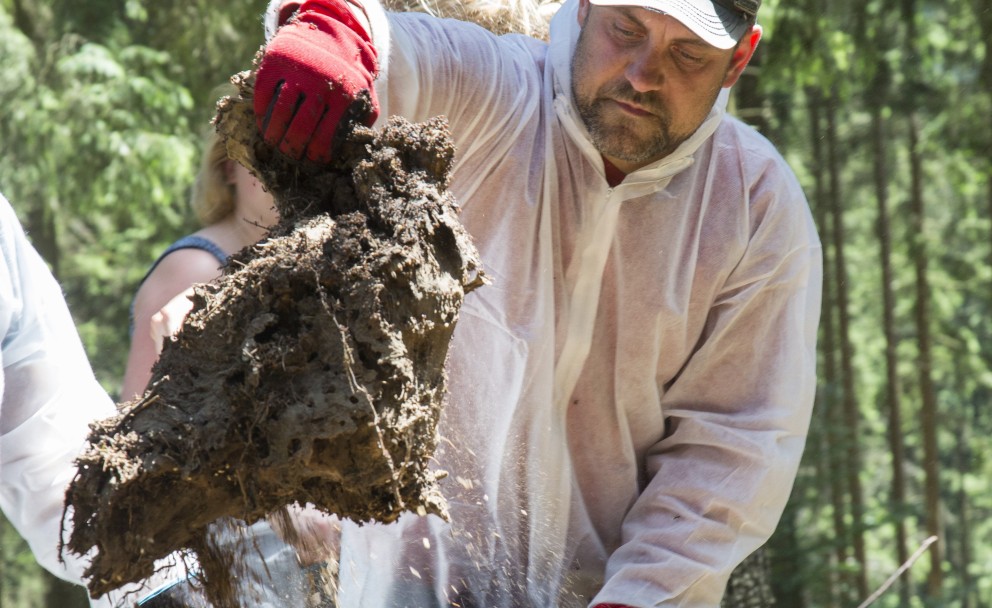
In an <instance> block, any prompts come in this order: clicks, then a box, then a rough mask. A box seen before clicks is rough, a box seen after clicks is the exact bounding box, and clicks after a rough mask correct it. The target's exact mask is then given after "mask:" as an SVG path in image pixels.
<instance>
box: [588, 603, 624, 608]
mask: <svg viewBox="0 0 992 608" xmlns="http://www.w3.org/2000/svg"><path fill="white" fill-rule="evenodd" d="M592 608H630V606H627V605H626V604H596V605H595V606H593V607H592Z"/></svg>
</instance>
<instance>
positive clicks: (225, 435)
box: [66, 73, 484, 607]
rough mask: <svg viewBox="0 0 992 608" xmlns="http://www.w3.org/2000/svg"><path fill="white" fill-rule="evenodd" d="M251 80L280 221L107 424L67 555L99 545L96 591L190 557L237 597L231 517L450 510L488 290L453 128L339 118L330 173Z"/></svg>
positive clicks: (236, 101)
mask: <svg viewBox="0 0 992 608" xmlns="http://www.w3.org/2000/svg"><path fill="white" fill-rule="evenodd" d="M234 80H235V83H236V84H237V85H238V86H239V89H240V92H241V94H240V95H239V96H237V97H233V98H226V99H224V100H222V101H221V103H220V104H219V106H218V108H219V112H218V117H217V126H218V131H219V133H220V134H221V136H222V137H223V138H225V140H226V142H227V145H228V150H229V153H230V154H231V155H232V157H233V158H235V159H236V160H239V161H240V162H242V163H243V164H244V165H245V166H247V167H248V168H249V169H251V170H252V172H253V173H254V174H255V175H256V176H257V177H258V178H259V179H260V180H261V181H262V183H263V184H264V185H265V186H266V188H267V189H268V190H269V191H271V192H272V193H273V196H274V198H275V200H276V206H277V208H278V211H279V214H280V218H281V220H280V223H279V224H278V225H277V226H276V227H275V228H273V229H272V230H271V232H270V234H269V236H268V237H267V238H265V239H264V240H262V241H260V242H259V243H257V244H255V245H253V246H251V247H249V248H246V249H244V250H242V251H241V252H239V253H237V254H235V255H234V256H232V258H231V259H230V261H229V263H228V264H227V266H226V268H225V271H224V274H223V276H222V277H220V278H219V279H218V280H216V281H214V282H212V283H209V284H205V285H198V286H196V288H195V295H194V296H193V297H192V299H193V309H192V312H191V313H190V315H189V316H188V318H187V319H186V322H185V324H184V325H183V328H182V330H181V331H180V332H179V334H178V335H177V336H176V338H174V339H173V340H172V341H171V342H168V343H167V344H166V345H165V348H164V350H163V352H162V355H161V357H160V359H159V361H158V362H157V363H156V365H155V366H154V368H153V375H152V379H151V381H150V382H149V385H148V389H147V390H146V392H145V393H144V395H143V396H141V397H140V398H138V399H136V400H134V401H131V402H128V403H126V404H122V405H121V407H120V413H119V414H118V415H117V416H114V417H112V418H110V419H107V420H104V421H101V422H99V423H97V424H95V425H93V428H92V432H91V434H90V436H89V442H88V447H87V449H86V451H85V452H84V454H83V455H82V456H81V457H80V459H79V461H78V462H79V465H80V470H79V473H78V475H77V476H76V478H75V480H74V481H73V483H72V484H71V487H70V489H69V492H68V494H67V497H66V505H67V511H66V513H67V516H68V517H71V520H72V532H71V535H70V537H69V540H68V543H67V546H68V549H69V550H71V551H72V552H74V553H77V554H85V553H88V552H90V551H91V550H92V549H94V548H95V549H96V552H95V555H94V557H93V560H92V563H91V566H90V568H89V570H88V573H87V574H88V576H89V578H90V582H89V590H90V593H91V594H92V595H93V596H94V597H98V596H100V595H103V594H104V593H106V592H108V591H111V590H114V589H117V588H119V587H121V586H123V585H124V584H126V583H130V582H137V581H141V580H144V579H146V578H147V577H149V576H150V575H151V574H153V571H154V568H155V561H156V560H157V559H160V558H163V557H165V556H167V555H170V554H172V553H174V552H176V551H185V552H187V553H192V554H193V555H194V556H195V558H196V560H197V562H198V563H199V567H200V568H201V569H202V578H203V580H204V585H205V592H206V594H207V596H208V597H209V598H210V600H211V602H212V603H213V604H214V605H215V606H217V607H224V606H237V605H238V599H237V598H236V597H233V596H234V591H232V589H233V586H232V584H231V581H230V580H228V579H229V578H230V574H229V572H230V569H229V567H230V564H229V563H226V562H227V561H229V560H230V559H231V557H230V556H225V555H220V554H218V552H217V551H214V550H213V548H212V547H213V546H212V544H211V541H210V533H209V530H208V527H209V526H210V525H211V523H212V522H215V521H216V520H218V519H221V518H236V519H239V520H243V521H245V522H247V523H252V522H254V521H257V520H259V519H260V518H263V517H265V516H266V515H267V514H270V513H272V512H277V511H279V510H280V509H283V508H284V507H286V506H287V505H292V504H299V505H303V504H306V503H311V504H313V505H314V506H316V507H317V508H318V509H321V510H323V511H326V512H328V513H333V514H336V515H338V516H341V517H344V518H349V519H351V520H354V521H357V522H368V521H372V520H375V521H380V522H390V521H393V520H395V519H396V518H397V517H399V515H400V514H401V513H402V512H404V511H417V512H419V513H421V514H423V513H434V514H437V515H440V516H442V517H445V516H446V504H445V501H444V498H443V497H442V496H441V494H440V491H439V488H438V484H437V479H438V477H439V476H440V475H442V474H443V473H440V472H438V471H434V470H432V469H431V468H430V467H429V462H430V459H431V457H432V455H433V453H434V450H435V447H436V444H437V421H438V417H439V414H440V409H441V405H442V400H443V397H444V394H445V387H446V378H445V372H444V363H445V358H446V355H447V350H448V344H449V339H450V337H451V333H452V331H453V329H454V325H455V322H456V319H457V317H458V312H459V308H460V306H461V303H462V300H463V298H464V295H465V294H466V293H467V292H468V291H469V290H471V289H473V288H475V287H477V286H479V285H481V284H482V283H483V282H484V280H483V277H482V274H481V271H480V263H479V260H478V255H477V252H476V251H475V248H474V247H473V245H472V243H471V241H470V239H469V237H468V236H467V234H466V233H465V231H464V229H463V228H462V226H461V224H460V223H459V221H458V219H457V213H458V209H457V206H456V203H455V201H454V200H453V199H452V197H451V196H450V195H449V194H448V193H447V192H446V186H447V179H448V172H449V169H450V165H451V162H452V157H453V154H454V150H453V147H452V144H451V142H450V137H449V135H448V133H447V130H446V124H445V122H444V121H443V120H442V119H434V120H432V121H428V122H426V123H421V124H410V123H408V122H406V121H403V120H401V119H396V118H394V119H391V120H390V121H389V122H388V124H386V126H385V127H383V128H382V129H381V131H375V130H372V129H369V128H365V127H360V126H359V127H354V128H353V129H350V128H345V127H342V128H341V129H340V131H341V133H345V135H341V134H339V138H338V141H337V142H336V152H335V155H334V156H335V161H334V163H333V164H332V165H331V166H327V165H321V166H317V165H314V164H311V163H309V162H306V161H304V162H296V161H293V160H291V159H288V158H287V157H285V156H283V155H281V154H276V153H273V152H272V150H271V149H270V148H268V147H267V146H266V145H265V144H264V143H262V142H261V141H260V140H259V139H258V135H257V129H256V127H255V119H254V115H253V113H252V102H251V91H252V76H251V75H249V74H247V73H245V74H241V75H239V76H237V77H235V79H234ZM356 114H358V115H360V114H361V111H360V110H359V111H358V112H357V113H356ZM69 507H71V510H69Z"/></svg>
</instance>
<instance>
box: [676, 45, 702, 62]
mask: <svg viewBox="0 0 992 608" xmlns="http://www.w3.org/2000/svg"><path fill="white" fill-rule="evenodd" d="M675 54H676V55H677V56H678V58H679V59H680V60H681V61H683V62H684V63H690V64H693V65H698V64H700V63H702V62H703V58H702V57H699V56H698V55H693V54H692V53H689V52H687V51H685V50H684V49H682V48H676V49H675Z"/></svg>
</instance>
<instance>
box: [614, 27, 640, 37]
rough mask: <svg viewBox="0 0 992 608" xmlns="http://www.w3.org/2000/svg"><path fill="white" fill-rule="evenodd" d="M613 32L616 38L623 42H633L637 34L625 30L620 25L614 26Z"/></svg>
mask: <svg viewBox="0 0 992 608" xmlns="http://www.w3.org/2000/svg"><path fill="white" fill-rule="evenodd" d="M613 31H614V32H616V34H617V36H618V37H620V38H623V39H625V40H633V39H635V38H637V32H635V31H633V30H630V29H627V28H625V27H624V26H622V25H614V26H613Z"/></svg>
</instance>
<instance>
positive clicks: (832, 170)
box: [826, 100, 870, 598]
mask: <svg viewBox="0 0 992 608" xmlns="http://www.w3.org/2000/svg"><path fill="white" fill-rule="evenodd" d="M836 115H837V109H836V104H835V103H834V102H833V101H832V100H828V103H827V104H826V122H827V131H826V137H827V171H828V175H829V178H830V188H829V197H830V211H831V213H830V216H831V228H832V232H833V234H832V237H833V243H834V275H835V277H834V280H835V282H834V284H835V287H836V289H837V292H836V298H837V303H836V306H837V319H838V330H839V335H838V342H839V343H840V364H841V366H840V367H841V369H840V371H841V383H842V387H843V392H842V395H841V401H842V403H843V408H842V410H843V413H844V431H845V432H844V448H845V452H846V454H847V479H846V481H847V491H848V494H849V495H850V498H851V527H850V530H849V532H850V539H851V546H852V548H853V550H854V559H855V561H856V565H857V569H858V571H857V573H855V577H856V589H857V593H858V596H859V597H862V598H863V597H867V596H868V594H869V593H870V591H869V589H868V576H867V572H866V564H867V560H866V557H865V537H864V496H863V492H862V488H861V478H860V476H859V474H860V472H861V449H860V447H859V444H858V441H859V438H860V430H859V429H860V413H859V412H858V404H857V399H856V397H855V394H854V345H853V343H852V342H851V329H850V314H849V313H848V301H849V297H848V293H847V285H848V282H847V263H846V261H845V259H844V246H845V236H844V234H845V232H844V206H843V203H842V202H841V201H842V194H841V188H840V163H839V160H838V158H837V153H838V142H837V124H836Z"/></svg>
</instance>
